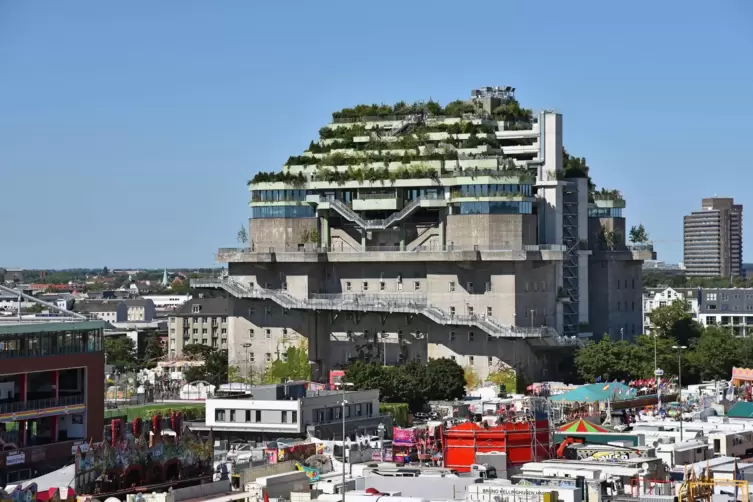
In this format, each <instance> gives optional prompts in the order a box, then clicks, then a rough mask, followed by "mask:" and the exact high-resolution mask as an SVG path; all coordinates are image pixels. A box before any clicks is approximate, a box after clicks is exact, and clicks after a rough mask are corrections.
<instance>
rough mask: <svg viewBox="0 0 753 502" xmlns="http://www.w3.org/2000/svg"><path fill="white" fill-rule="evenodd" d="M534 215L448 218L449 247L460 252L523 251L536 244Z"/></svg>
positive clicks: (455, 215) (460, 215)
mask: <svg viewBox="0 0 753 502" xmlns="http://www.w3.org/2000/svg"><path fill="white" fill-rule="evenodd" d="M537 226H538V221H537V218H536V216H535V215H533V214H459V215H457V214H453V215H448V216H447V245H448V246H454V247H455V248H457V249H470V248H473V246H474V245H477V246H479V247H480V248H481V249H522V248H523V246H527V245H533V244H536V239H537V232H538V227H537Z"/></svg>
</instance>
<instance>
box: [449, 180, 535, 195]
mask: <svg viewBox="0 0 753 502" xmlns="http://www.w3.org/2000/svg"><path fill="white" fill-rule="evenodd" d="M532 189H533V186H532V185H520V184H516V183H504V184H496V185H460V186H457V187H453V188H452V196H453V197H495V196H503V195H519V196H524V197H530V196H531V192H532Z"/></svg>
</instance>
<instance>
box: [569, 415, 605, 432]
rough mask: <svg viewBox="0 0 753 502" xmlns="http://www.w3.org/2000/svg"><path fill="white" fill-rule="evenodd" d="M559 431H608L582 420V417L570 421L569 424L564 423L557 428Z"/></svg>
mask: <svg viewBox="0 0 753 502" xmlns="http://www.w3.org/2000/svg"><path fill="white" fill-rule="evenodd" d="M559 431H560V432H585V433H592V432H609V431H608V430H606V429H605V428H603V427H599V426H598V425H594V424H592V423H591V422H589V421H588V420H583V419H582V418H579V419H578V420H576V421H574V422H570V423H569V424H565V425H563V426H562V427H560V429H559Z"/></svg>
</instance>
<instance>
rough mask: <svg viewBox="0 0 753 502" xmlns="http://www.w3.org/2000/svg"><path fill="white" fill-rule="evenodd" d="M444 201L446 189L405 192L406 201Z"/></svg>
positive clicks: (408, 190)
mask: <svg viewBox="0 0 753 502" xmlns="http://www.w3.org/2000/svg"><path fill="white" fill-rule="evenodd" d="M419 197H421V198H422V199H443V198H444V188H408V189H406V190H405V200H416V199H418V198H419Z"/></svg>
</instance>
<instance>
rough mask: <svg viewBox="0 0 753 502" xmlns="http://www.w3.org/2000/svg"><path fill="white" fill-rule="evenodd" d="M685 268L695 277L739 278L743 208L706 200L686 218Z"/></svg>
mask: <svg viewBox="0 0 753 502" xmlns="http://www.w3.org/2000/svg"><path fill="white" fill-rule="evenodd" d="M683 230H684V265H685V268H686V275H688V276H695V277H717V276H723V277H738V276H740V275H741V274H742V262H743V206H742V204H735V202H734V199H732V198H726V197H712V198H709V199H703V201H702V202H701V210H700V211H695V212H693V213H690V214H689V215H688V216H685V218H684V227H683Z"/></svg>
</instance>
